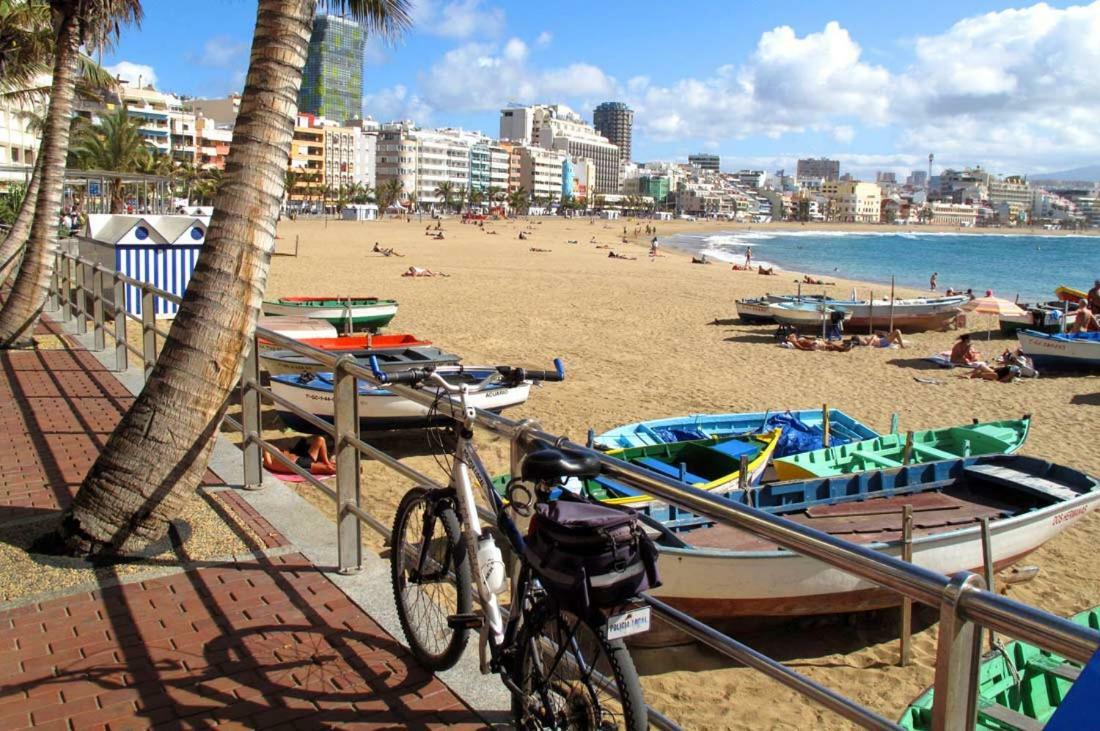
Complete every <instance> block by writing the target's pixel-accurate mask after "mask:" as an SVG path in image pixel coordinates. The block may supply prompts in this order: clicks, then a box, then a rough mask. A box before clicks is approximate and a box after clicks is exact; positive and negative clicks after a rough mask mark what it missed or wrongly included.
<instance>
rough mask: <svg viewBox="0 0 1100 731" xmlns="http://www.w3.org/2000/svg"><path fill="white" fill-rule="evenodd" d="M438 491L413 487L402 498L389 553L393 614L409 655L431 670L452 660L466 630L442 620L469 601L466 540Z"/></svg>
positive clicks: (463, 611) (462, 611)
mask: <svg viewBox="0 0 1100 731" xmlns="http://www.w3.org/2000/svg"><path fill="white" fill-rule="evenodd" d="M443 493H444V491H441V490H426V489H424V488H422V487H417V488H414V489H412V490H410V491H409V492H408V493H407V494H406V495H405V497H404V498H402V500H401V504H400V505H399V506H398V508H397V516H396V517H395V518H394V521H393V537H392V541H393V545H392V547H391V553H390V572H391V577H392V579H393V598H394V602H395V603H396V604H397V618H398V619H399V620H400V622H401V629H402V630H404V632H405V637H406V638H407V639H408V641H409V649H411V650H412V654H413V657H415V658H416V659H417V661H419V662H420V664H422V665H424V666H425V667H427V668H430V669H432V670H446V669H447V668H450V667H453V666H454V664H455V663H456V662H458V658H459V657H461V655H462V652H463V650H465V649H466V643H467V641H468V640H469V634H470V631H469V629H467V628H459V629H455V628H453V627H451V626H450V625H449V624H448V621H447V619H448V617H450V616H451V615H455V614H469V613H470V611H471V607H472V605H473V588H472V587H473V582H472V579H471V576H470V562H469V561H468V560H467V555H466V541H465V538H464V537H463V535H462V528H461V527H460V524H459V521H458V516H457V515H455V511H454V508H453V507H452V505H453V503H452V502H451V498H450V496H449V495H446V494H443ZM452 582H453V583H452Z"/></svg>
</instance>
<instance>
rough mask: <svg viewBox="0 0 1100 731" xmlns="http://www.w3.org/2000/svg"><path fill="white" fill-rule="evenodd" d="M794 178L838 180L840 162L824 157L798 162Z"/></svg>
mask: <svg viewBox="0 0 1100 731" xmlns="http://www.w3.org/2000/svg"><path fill="white" fill-rule="evenodd" d="M795 177H797V178H798V179H799V180H839V179H840V160H829V159H828V158H824V157H819V158H808V159H805V160H799V161H798V166H797V167H796V168H795Z"/></svg>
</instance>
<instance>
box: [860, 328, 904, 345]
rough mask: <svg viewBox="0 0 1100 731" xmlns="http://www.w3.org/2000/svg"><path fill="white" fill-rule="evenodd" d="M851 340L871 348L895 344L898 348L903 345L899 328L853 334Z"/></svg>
mask: <svg viewBox="0 0 1100 731" xmlns="http://www.w3.org/2000/svg"><path fill="white" fill-rule="evenodd" d="M852 340H853V341H854V343H855V344H856V345H866V346H869V347H872V348H889V347H890V346H892V345H897V346H898V347H899V348H904V347H905V341H904V340H903V339H902V337H901V330H894V332H892V333H884V332H877V333H875V334H874V335H853V336H852Z"/></svg>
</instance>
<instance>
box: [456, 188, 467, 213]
mask: <svg viewBox="0 0 1100 731" xmlns="http://www.w3.org/2000/svg"><path fill="white" fill-rule="evenodd" d="M469 197H470V191H469V190H467V189H466V188H458V189H457V190H456V191H455V195H454V200H455V213H461V212H462V209H463V208H465V207H466V199H467V198H469Z"/></svg>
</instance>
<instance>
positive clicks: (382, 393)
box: [271, 380, 531, 432]
mask: <svg viewBox="0 0 1100 731" xmlns="http://www.w3.org/2000/svg"><path fill="white" fill-rule="evenodd" d="M271 391H272V393H274V394H276V395H277V396H280V397H282V398H284V399H286V400H287V401H289V402H290V403H292V404H294V405H295V406H296V407H298V408H300V409H302V410H303V411H306V412H307V413H310V414H313V415H314V416H316V417H318V418H321V419H324V420H325V421H332V420H333V414H334V406H333V398H332V391H331V390H320V389H313V388H303V387H300V386H296V385H294V384H291V383H286V382H284V381H279V380H272V381H271ZM424 391H425V392H427V393H438V389H431V388H425V389H424ZM530 393H531V384H530V383H522V384H520V385H518V386H503V385H502V386H501V387H500V388H492V389H489V390H485V391H479V392H477V393H471V394H469V396H468V397H467V403H468V404H469V405H470V406H474V407H476V408H479V409H485V410H487V411H496V412H500V411H503V410H504V409H508V408H511V407H513V406H519V405H520V404H522V403H524V402H525V401H527V397H528V396H529V395H530ZM276 406H277V408H278V409H279V415H280V417H282V419H283V420H284V421H285V422H287V424H288V425H289V426H291V427H292V428H294V429H297V430H299V431H306V432H312V431H316V427H314V426H312V425H311V424H310V423H309V422H307V421H305V420H304V419H302V418H301V417H299V416H297V415H296V414H294V413H293V412H291V411H290V410H289V409H286V408H285V407H282V406H280V405H278V404H277V405H276ZM437 410H438V411H439V413H440V414H449V413H450V409H449V407H448V406H447V405H446V404H444V403H441V404H440V406H439V408H438V409H437ZM427 416H428V407H426V406H422V405H420V404H418V403H415V402H413V401H410V400H408V399H406V398H403V397H401V396H397V395H395V394H393V393H390V392H389V391H386V390H383V389H372V390H370V391H367V392H363V391H360V393H359V425H360V428H362V429H388V428H401V427H418V426H425V425H426V419H427ZM443 421H444V422H445V421H446V419H443Z"/></svg>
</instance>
